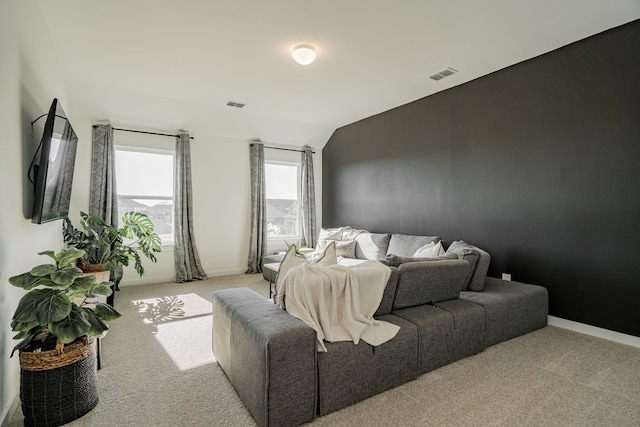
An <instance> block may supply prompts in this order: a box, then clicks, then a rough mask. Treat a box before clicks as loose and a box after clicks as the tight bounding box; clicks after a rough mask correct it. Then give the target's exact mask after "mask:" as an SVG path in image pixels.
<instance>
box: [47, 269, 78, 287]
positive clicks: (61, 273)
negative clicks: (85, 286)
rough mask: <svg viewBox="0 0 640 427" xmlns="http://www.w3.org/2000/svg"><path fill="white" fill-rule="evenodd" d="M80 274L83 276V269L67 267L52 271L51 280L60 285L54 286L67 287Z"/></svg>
mask: <svg viewBox="0 0 640 427" xmlns="http://www.w3.org/2000/svg"><path fill="white" fill-rule="evenodd" d="M80 276H82V270H80V269H79V268H78V267H66V268H63V269H62V270H56V271H54V272H53V273H51V280H52V281H53V282H54V283H55V284H56V285H58V286H54V287H55V288H56V289H66V288H68V287H69V286H71V284H73V283H74V281H75V280H76V278H78V277H80Z"/></svg>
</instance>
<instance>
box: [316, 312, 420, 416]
mask: <svg viewBox="0 0 640 427" xmlns="http://www.w3.org/2000/svg"><path fill="white" fill-rule="evenodd" d="M377 319H378V320H382V321H385V322H390V323H393V324H395V325H398V326H400V331H398V334H397V335H396V336H395V337H394V338H393V339H392V340H391V341H388V342H386V343H384V344H382V345H379V346H377V347H372V346H370V345H369V344H367V343H365V342H364V341H360V343H359V344H358V345H355V344H354V343H352V342H335V343H325V345H326V347H327V352H326V353H325V352H320V353H318V414H319V415H326V414H328V413H330V412H334V411H337V410H338V409H341V408H344V407H346V406H349V405H352V404H354V403H356V402H359V401H361V400H363V399H366V398H368V397H371V396H373V395H375V394H378V393H381V392H383V391H385V390H389V389H391V388H394V387H396V386H399V385H401V384H404V383H406V382H408V381H411V380H414V379H415V378H417V367H418V360H417V355H418V336H417V334H418V332H417V328H416V326H415V325H413V324H412V323H410V322H408V321H406V320H404V319H401V318H398V317H396V316H392V315H385V316H380V317H378V318H377Z"/></svg>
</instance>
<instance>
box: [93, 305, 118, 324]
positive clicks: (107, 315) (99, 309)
mask: <svg viewBox="0 0 640 427" xmlns="http://www.w3.org/2000/svg"><path fill="white" fill-rule="evenodd" d="M95 312H96V314H97V315H98V316H100V317H101V318H102V319H104V320H106V321H107V322H109V321H111V320H116V319H117V318H118V317H120V316H122V315H121V314H120V313H118V312H117V311H116V309H115V308H113V307H111V306H110V305H109V304H105V303H103V302H96V309H95Z"/></svg>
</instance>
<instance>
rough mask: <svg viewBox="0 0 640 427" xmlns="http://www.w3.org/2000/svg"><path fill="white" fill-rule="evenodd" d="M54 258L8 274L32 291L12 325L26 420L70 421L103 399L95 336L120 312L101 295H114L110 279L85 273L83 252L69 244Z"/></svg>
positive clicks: (48, 253) (38, 422)
mask: <svg viewBox="0 0 640 427" xmlns="http://www.w3.org/2000/svg"><path fill="white" fill-rule="evenodd" d="M39 255H46V256H49V257H51V258H52V259H53V260H54V263H53V264H42V265H38V266H36V267H33V268H32V269H31V270H30V271H28V272H26V273H23V274H20V275H17V276H13V277H11V278H9V283H11V284H12V285H13V286H16V287H19V288H22V289H24V290H26V291H27V293H26V294H25V295H24V296H23V297H22V298H21V299H20V302H19V303H18V307H17V308H16V311H15V313H14V315H13V321H12V322H11V327H12V329H13V331H14V332H17V335H15V336H14V339H19V340H21V341H20V342H19V343H18V344H17V345H16V346H15V348H14V349H13V352H12V353H11V356H13V353H14V352H15V351H16V350H18V351H19V353H20V368H21V371H20V399H21V402H22V409H23V413H24V416H25V425H43V426H53V425H56V426H57V425H61V424H65V423H68V422H70V421H72V420H74V419H76V418H79V417H81V416H83V415H84V414H86V413H87V412H89V411H90V410H91V409H93V408H94V407H95V405H96V404H97V403H98V393H97V377H96V354H95V351H96V350H95V342H94V337H100V336H103V335H104V334H105V333H106V332H107V331H108V329H109V327H108V326H107V323H106V322H108V321H111V320H115V319H117V318H118V317H120V313H118V312H117V311H116V310H115V309H114V308H113V307H111V306H110V305H108V304H107V303H105V302H102V301H100V300H99V297H100V296H109V295H110V294H111V292H112V291H111V282H101V283H98V282H97V281H96V278H95V277H94V276H92V275H83V272H82V270H80V269H79V268H78V267H77V266H76V260H77V259H78V258H80V257H82V256H83V255H84V251H82V250H79V249H76V248H69V249H63V250H61V251H60V252H58V253H57V254H56V253H55V252H54V251H45V252H41V253H40V254H39Z"/></svg>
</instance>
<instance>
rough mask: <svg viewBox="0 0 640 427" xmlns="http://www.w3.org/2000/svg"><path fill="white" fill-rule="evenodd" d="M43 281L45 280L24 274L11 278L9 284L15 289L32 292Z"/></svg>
mask: <svg viewBox="0 0 640 427" xmlns="http://www.w3.org/2000/svg"><path fill="white" fill-rule="evenodd" d="M43 280H44V279H43V278H42V277H36V276H33V275H32V274H31V273H22V274H19V275H17V276H13V277H10V278H9V283H11V284H12V285H13V286H15V287H18V288H22V289H25V290H27V291H30V290H31V289H33V288H35V287H36V286H39V285H40V282H41V281H43ZM47 280H48V279H47Z"/></svg>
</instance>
